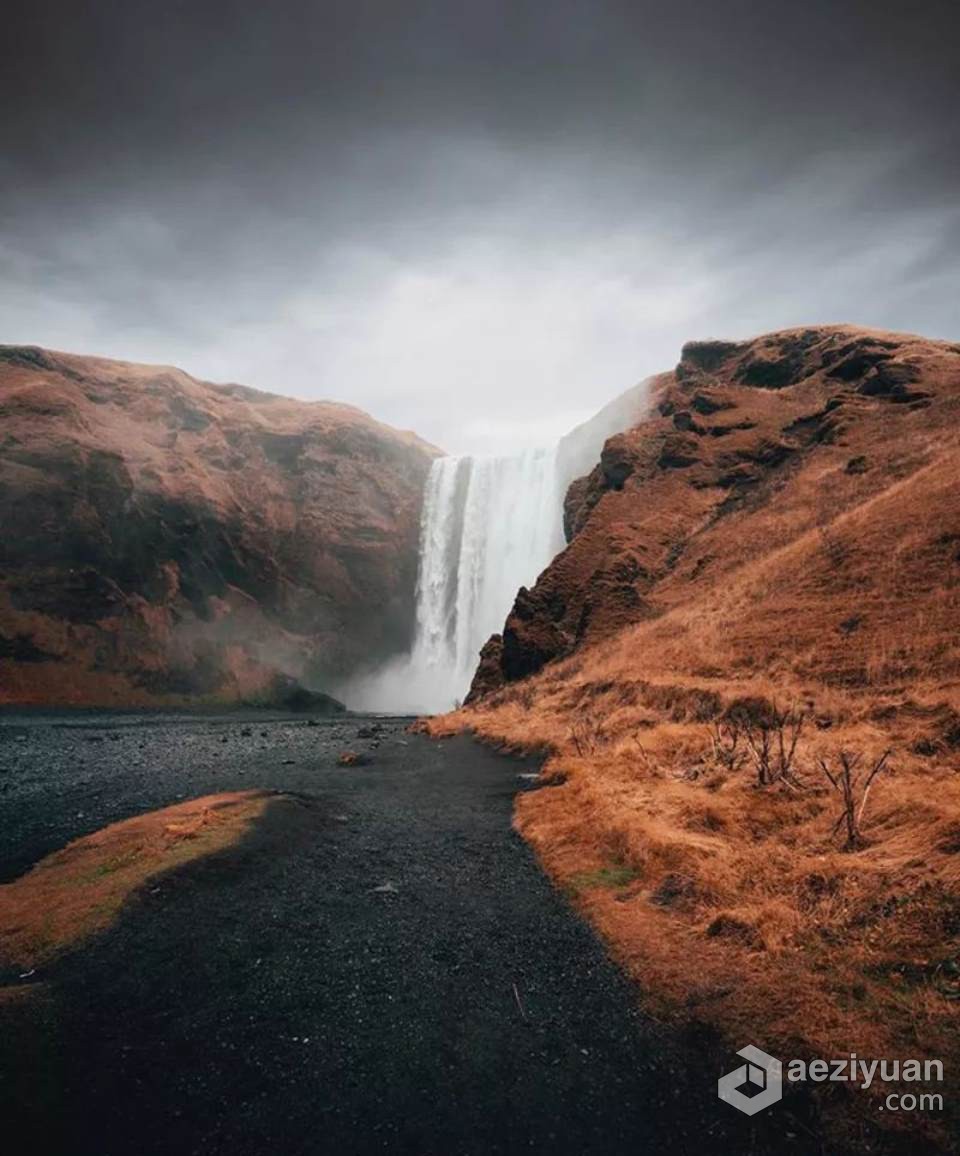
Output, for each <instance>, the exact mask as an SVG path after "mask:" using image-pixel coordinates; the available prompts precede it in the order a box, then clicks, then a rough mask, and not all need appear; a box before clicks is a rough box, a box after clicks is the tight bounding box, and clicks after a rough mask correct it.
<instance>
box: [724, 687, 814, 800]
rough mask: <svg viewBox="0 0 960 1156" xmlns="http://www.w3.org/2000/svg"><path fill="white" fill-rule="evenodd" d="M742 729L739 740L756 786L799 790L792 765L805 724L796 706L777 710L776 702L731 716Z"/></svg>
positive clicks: (798, 780) (795, 768) (800, 711)
mask: <svg viewBox="0 0 960 1156" xmlns="http://www.w3.org/2000/svg"><path fill="white" fill-rule="evenodd" d="M738 719H739V722H740V725H741V726H742V728H743V738H744V741H745V743H746V747H747V749H748V751H749V757H750V761H751V762H752V763H753V766H754V770H755V771H756V775H757V786H758V787H769V786H772V785H773V784H774V783H783V784H784V786H786V787H789V788H790V789H791V790H794V791H798V790H801V789H802V788H803V781H802V780H801V778H800V776H799V772H798V770H797V765H796V757H797V744H798V743H799V742H800V735H801V733H802V732H803V727H804V724H805V723H806V721H807V715H806V712H805V711H802V710H800V709H798V708H797V707H787V708H785V709H783V710H781V709H780V708H779V707H778V706H777V705H776V703H770V704H769V705H768V706H767V709H765V710H762V711H756V712H753V713H750V714H746V713H745V714H741V715H735V716H734V720H735V721H736V720H738Z"/></svg>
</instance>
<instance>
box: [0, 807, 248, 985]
mask: <svg viewBox="0 0 960 1156" xmlns="http://www.w3.org/2000/svg"><path fill="white" fill-rule="evenodd" d="M269 799H270V794H269V793H268V792H265V791H235V792H231V793H228V794H221V795H207V796H205V797H203V798H200V799H191V800H189V801H188V802H185V803H178V804H177V805H176V806H173V807H167V808H165V809H164V810H161V811H152V812H150V813H149V814H146V815H137V816H136V817H134V818H132V819H125V820H124V821H123V822H120V823H113V824H111V826H109V827H105V828H104V829H103V830H102V831H97V832H96V833H95V834H93V835H87V836H85V837H84V838H82V839H77V840H75V841H74V842H72V843H69V844H67V846H66V847H64V848H63V849H62V850H60V851H55V852H54V853H53V854H52V855H48V856H47V857H46V858H45V859H42V860H41V861H40V862H39V863H37V864H36V866H35V867H33V868H32V869H31V870H30V871H29V872H27V874H26V875H23V876H21V877H20V878H19V879H16V880H14V881H13V882H12V883H6V884H3V885H2V886H0V962H3V963H5V964H7V965H15V966H18V967H21V968H23V969H24V970H28V969H31V968H34V967H38V966H40V965H41V964H43V963H46V962H49V961H50V960H51V959H52V958H53V957H54V956H56V955H59V954H61V953H62V952H64V951H66V950H68V949H69V948H71V947H75V946H76V945H77V944H79V943H81V942H82V941H84V940H86V939H87V938H89V937H90V936H91V935H94V934H96V933H97V932H98V931H102V930H103V929H104V928H106V927H107V926H109V924H110V923H112V922H113V920H114V919H116V917H117V915H118V914H119V912H120V909H121V908H122V906H123V904H124V903H125V902H126V900H127V899H128V898H129V896H130V895H131V894H132V893H133V892H135V891H136V890H137V889H139V888H141V887H143V886H144V885H145V884H146V883H147V882H149V881H150V880H151V879H154V878H155V877H156V876H158V875H160V874H162V873H163V872H166V871H169V870H170V869H171V868H174V867H177V866H180V865H182V864H184V863H187V862H189V861H191V860H193V859H197V858H199V857H200V856H203V855H209V854H212V853H214V852H216V851H220V850H222V849H223V848H224V847H227V846H229V845H230V844H232V843H235V842H237V841H238V840H239V839H240V838H241V837H242V836H243V834H244V833H245V832H246V831H247V829H248V828H249V826H250V824H251V823H252V822H253V821H254V820H255V819H256V818H257V817H258V816H259V815H261V814H262V813H263V811H264V808H265V807H266V806H267V803H268V801H269ZM0 994H2V993H0Z"/></svg>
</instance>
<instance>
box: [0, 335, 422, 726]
mask: <svg viewBox="0 0 960 1156" xmlns="http://www.w3.org/2000/svg"><path fill="white" fill-rule="evenodd" d="M0 410H2V414H3V424H2V428H0V446H2V454H0V702H8V703H9V702H21V703H77V704H106V703H113V702H116V703H151V702H170V701H177V700H178V699H186V700H190V701H195V700H197V699H198V698H199V699H201V700H203V699H209V700H219V701H230V700H236V699H238V698H244V697H250V696H256V695H258V694H263V693H270V688H271V687H273V686H275V685H276V678H277V673H278V672H282V673H283V674H285V675H292V676H293V677H295V678H298V679H302V680H303V681H304V682H305V683H306V684H307V685H310V686H315V687H319V688H322V687H324V686H328V685H330V683H331V682H332V681H333V680H335V679H336V678H338V677H340V676H342V675H344V674H348V673H349V672H350V671H351V670H353V669H355V668H356V667H357V665H359V664H361V663H366V662H371V661H375V660H377V659H378V658H383V657H386V656H388V655H390V654H393V653H397V652H399V651H402V650H403V649H405V648H406V646H407V645H408V643H409V638H410V631H411V628H412V615H413V600H414V586H415V582H416V568H417V549H418V532H419V529H418V528H419V515H420V504H421V496H422V491H423V483H424V479H425V476H426V473H427V470H428V469H429V464H430V461H431V459H432V457H433V456H435V454H436V453H437V452H438V451H436V450H434V449H433V448H432V447H430V446H428V445H426V444H425V443H423V442H421V441H420V440H419V439H417V438H416V437H415V436H413V435H412V434H407V433H401V432H399V431H396V430H393V429H390V428H389V427H387V426H384V425H381V424H379V423H378V422H376V421H374V420H373V419H372V418H370V417H368V416H367V415H366V414H364V413H362V412H361V411H359V410H356V409H354V408H352V407H350V406H345V405H337V404H332V403H326V402H318V403H306V402H298V401H292V400H289V399H286V398H282V397H276V396H273V395H271V394H266V393H261V392H259V391H257V390H253V389H248V388H246V387H243V386H236V385H211V384H209V383H206V382H201V381H197V380H195V379H193V378H191V377H189V376H188V375H187V374H185V373H182V372H180V371H179V370H176V369H170V368H164V367H150V366H141V365H132V364H128V363H124V362H117V361H107V360H103V359H98V358H85V357H75V356H72V355H67V354H60V353H51V352H47V351H45V350H40V349H35V348H24V347H10V346H7V347H0Z"/></svg>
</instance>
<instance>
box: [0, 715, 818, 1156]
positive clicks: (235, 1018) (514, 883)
mask: <svg viewBox="0 0 960 1156" xmlns="http://www.w3.org/2000/svg"><path fill="white" fill-rule="evenodd" d="M69 721H70V720H63V719H60V720H58V719H50V718H47V719H40V720H33V721H25V722H24V721H22V720H19V721H18V720H15V719H14V720H11V719H9V718H8V719H6V720H5V721H4V723H3V725H2V726H0V768H2V773H0V833H2V845H0V846H2V851H0V873H2V876H3V877H4V878H7V879H9V878H11V876H12V875H15V874H16V873H17V872H18V871H20V870H23V868H24V867H25V866H26V865H27V864H28V863H30V862H33V861H35V860H36V859H38V858H40V857H41V856H42V855H43V854H46V853H48V852H49V851H51V850H53V849H54V848H55V847H57V846H61V845H62V844H63V843H65V842H66V841H67V840H68V839H71V838H76V837H77V836H79V835H82V834H85V833H88V832H89V831H92V830H96V829H97V828H99V827H101V826H103V825H105V824H106V823H108V822H111V821H114V820H116V819H118V818H123V817H125V816H127V815H130V814H134V813H137V812H139V811H143V810H146V809H149V808H152V807H159V806H164V805H168V804H170V803H172V802H175V801H176V800H177V799H178V798H180V797H181V796H185V797H192V796H196V795H202V794H206V793H211V792H214V791H227V790H237V789H244V788H251V787H262V788H267V789H272V790H277V791H281V792H284V793H285V795H284V797H282V798H278V799H276V800H274V801H273V802H271V803H270V805H269V806H268V808H267V811H266V814H265V816H264V817H263V818H262V819H261V820H259V821H258V822H257V824H256V825H255V827H254V828H253V829H252V831H251V833H250V834H248V835H247V836H246V837H245V838H244V839H243V840H242V841H241V842H240V843H239V844H238V845H236V846H234V847H231V848H229V849H227V850H225V851H222V852H220V853H218V854H216V855H214V856H212V857H210V858H207V859H204V860H200V861H198V862H194V863H191V864H189V865H188V866H186V867H183V868H181V869H179V870H177V871H175V872H174V873H172V874H170V875H168V876H166V877H164V878H163V879H162V880H161V881H160V882H159V883H158V882H156V881H154V882H153V883H151V886H150V887H149V888H148V889H147V890H146V891H145V892H144V893H142V894H141V895H140V896H139V897H138V898H137V900H136V901H135V902H133V903H132V904H130V905H128V907H127V908H126V909H125V911H124V913H123V915H122V916H121V918H120V920H119V921H118V922H117V923H116V924H115V925H114V926H113V927H112V928H111V929H110V930H109V931H107V932H106V933H104V934H103V935H101V936H100V937H99V938H97V939H96V940H94V941H93V942H92V943H90V944H89V945H87V946H86V947H85V948H84V949H83V950H81V951H79V952H77V953H75V954H73V955H70V956H66V957H64V958H62V959H61V960H60V961H59V962H57V963H56V964H54V965H52V966H51V967H49V968H48V969H47V970H45V971H41V972H38V973H37V974H35V975H34V976H31V977H29V978H28V979H27V980H24V981H22V983H21V985H20V986H21V987H22V986H24V985H33V993H32V994H33V996H34V998H29V999H26V1000H24V999H22V998H18V999H15V1000H12V999H8V1000H6V1001H3V1002H0V1020H3V1019H4V1018H5V1017H6V1018H7V1030H6V1031H4V1032H3V1036H4V1038H5V1039H6V1041H7V1042H6V1043H5V1044H3V1045H0V1067H2V1068H3V1069H4V1070H3V1075H4V1077H5V1078H4V1079H3V1082H2V1084H0V1087H2V1088H3V1089H5V1094H8V1095H12V1096H15V1097H16V1098H17V1101H18V1102H17V1103H16V1104H15V1105H8V1106H4V1108H3V1111H4V1119H5V1128H6V1129H7V1130H8V1131H9V1129H11V1128H12V1127H13V1126H14V1124H15V1123H16V1122H17V1120H18V1119H19V1120H21V1121H24V1122H25V1123H26V1122H28V1123H30V1125H31V1127H32V1128H33V1129H34V1136H35V1141H36V1142H35V1143H33V1144H32V1145H31V1151H33V1152H35V1153H36V1152H51V1153H52V1152H57V1153H64V1154H66V1153H70V1154H71V1156H84V1154H87V1153H89V1154H91V1156H92V1154H93V1153H96V1154H97V1156H114V1154H116V1156H120V1154H122V1156H127V1154H131V1156H132V1154H133V1153H137V1154H138V1156H143V1154H160V1153H162V1154H164V1156H167V1154H169V1156H189V1154H191V1153H204V1154H205V1156H215V1154H218V1153H224V1154H227V1153H229V1154H230V1156H244V1154H249V1156H266V1154H269V1153H279V1152H282V1153H284V1156H297V1154H300V1153H303V1154H307V1153H331V1154H333V1153H336V1154H349V1153H368V1152H371V1153H372V1152H388V1153H419V1154H430V1156H433V1154H436V1156H453V1154H455V1153H478V1154H479V1153H483V1154H485V1156H489V1154H490V1153H541V1152H542V1153H551V1154H556V1153H571V1154H573V1153H576V1154H577V1156H583V1154H586V1153H598V1154H599V1153H603V1154H617V1153H631V1154H635V1153H641V1152H659V1151H670V1152H671V1153H672V1154H676V1153H694V1152H695V1153H698V1154H704V1153H712V1152H717V1153H721V1152H724V1153H728V1152H730V1151H753V1152H755V1153H764V1152H771V1153H772V1152H774V1151H777V1152H781V1151H787V1152H791V1151H795V1152H798V1153H799V1152H804V1153H807V1152H812V1151H818V1150H819V1144H818V1142H817V1141H816V1140H815V1139H814V1137H813V1135H812V1132H813V1131H815V1124H814V1123H812V1122H811V1121H810V1120H809V1119H805V1118H804V1117H803V1111H802V1107H801V1106H800V1105H798V1104H796V1103H794V1105H793V1106H792V1107H791V1106H789V1105H785V1104H781V1105H778V1106H777V1107H776V1108H774V1109H772V1110H770V1111H769V1112H766V1113H763V1114H762V1116H761V1117H758V1118H756V1119H754V1120H752V1121H751V1120H748V1119H747V1118H746V1117H740V1116H738V1115H737V1113H735V1112H734V1111H733V1110H732V1109H731V1108H729V1106H727V1105H724V1104H721V1103H719V1101H718V1100H717V1099H716V1091H715V1089H716V1083H715V1081H716V1079H717V1076H718V1075H719V1074H721V1071H722V1070H723V1067H724V1066H727V1067H729V1066H730V1064H729V1062H728V1061H729V1059H730V1057H729V1056H727V1055H725V1054H724V1053H723V1051H722V1050H719V1049H716V1048H715V1047H714V1045H713V1044H712V1042H711V1041H708V1040H701V1039H693V1038H689V1037H687V1038H681V1037H680V1036H679V1035H678V1034H677V1033H676V1032H674V1031H673V1030H671V1029H667V1028H665V1027H661V1026H659V1025H657V1024H655V1023H653V1022H652V1021H650V1020H648V1019H646V1018H645V1017H644V1015H643V1014H642V1012H641V1010H640V1008H639V1003H638V1000H637V995H636V993H635V992H634V991H633V990H632V989H631V988H630V987H629V986H628V984H627V983H626V981H625V980H624V979H623V977H622V976H621V975H620V973H619V972H618V971H617V969H616V968H615V967H614V966H613V965H612V964H611V963H610V962H609V961H608V959H607V958H606V956H605V954H604V951H603V949H602V947H601V946H600V945H599V943H598V942H597V940H596V938H595V937H594V935H593V933H592V932H591V930H590V929H589V928H588V927H587V926H586V925H585V924H584V923H583V922H582V921H581V920H580V919H579V918H578V917H577V915H576V914H575V913H574V912H573V911H572V910H571V908H570V907H569V906H568V904H567V902H566V900H565V899H564V897H563V896H562V895H559V894H558V893H557V892H555V891H554V890H553V888H552V887H551V885H550V884H549V882H548V881H547V880H546V878H545V877H544V876H543V874H542V872H541V871H540V869H539V868H538V866H537V864H536V862H535V860H534V858H533V856H532V854H531V853H530V851H529V849H528V848H527V846H526V845H525V844H524V843H523V842H522V841H521V840H520V839H519V838H518V836H517V835H516V834H515V833H514V832H513V831H512V829H511V826H510V820H511V812H512V805H513V798H514V795H515V794H516V792H517V790H520V789H529V788H530V783H529V780H525V779H522V778H520V777H519V776H520V775H521V774H522V773H524V772H529V771H530V770H531V769H535V768H533V767H532V766H531V765H530V764H529V763H523V762H518V761H516V760H509V759H506V758H503V757H500V756H498V755H496V754H494V753H492V752H491V751H489V750H487V749H485V748H483V747H481V746H479V745H477V744H475V743H473V742H471V741H469V740H468V739H465V738H458V739H453V740H449V741H445V742H433V741H430V740H427V739H425V738H421V737H419V736H410V735H407V734H405V733H404V731H403V728H402V726H401V725H400V724H398V723H388V724H386V725H385V726H384V728H383V730H382V731H381V732H380V733H379V734H375V735H373V736H370V735H369V734H368V735H365V736H364V735H361V736H359V737H358V731H360V730H361V729H362V728H365V727H367V726H368V725H369V724H368V723H366V722H364V721H363V720H359V721H357V720H347V721H339V722H337V723H336V724H321V725H319V726H308V725H307V724H306V723H305V722H303V721H300V720H298V721H294V720H272V721H267V722H264V721H263V720H254V721H251V720H246V721H245V720H238V719H234V718H226V719H180V720H177V719H171V718H166V719H163V718H156V717H154V718H151V719H137V718H116V719H112V720H103V719H97V718H90V719H87V720H85V721H84V723H83V725H82V726H77V725H75V721H74V723H71V724H70V725H63V724H64V723H65V722H69ZM348 747H349V748H351V749H355V750H357V751H359V752H362V753H365V754H367V755H369V757H370V762H369V764H367V765H362V766H357V767H352V768H343V767H338V766H337V756H338V754H340V753H341V752H342V751H343V750H344V749H346V748H348ZM81 760H82V761H81ZM544 789H549V788H544ZM691 966H692V967H695V966H696V961H695V960H691ZM5 978H6V980H7V981H8V982H10V981H11V980H13V981H14V982H16V977H12V976H7V977H5ZM12 1031H15V1032H16V1035H15V1036H12V1034H11V1032H12ZM747 1042H749V1041H743V1043H747ZM0 1094H3V1093H0Z"/></svg>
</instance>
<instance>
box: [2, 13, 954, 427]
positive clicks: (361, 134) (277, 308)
mask: <svg viewBox="0 0 960 1156" xmlns="http://www.w3.org/2000/svg"><path fill="white" fill-rule="evenodd" d="M15 8H16V5H15ZM8 19H9V26H10V27H11V28H12V29H13V30H14V35H13V37H12V38H11V43H12V44H13V45H14V46H15V51H13V52H11V53H9V54H8V63H9V66H8V67H6V68H5V70H4V72H3V74H2V76H0V97H2V100H0V143H2V146H3V147H2V149H0V158H2V159H0V176H2V178H3V181H2V191H0V261H2V267H3V277H2V282H0V310H2V312H0V316H2V317H3V320H4V325H3V332H2V334H0V339H2V340H7V341H21V340H29V341H35V342H38V343H42V344H48V345H52V346H55V347H56V346H58V347H61V348H74V349H77V350H79V351H86V352H97V353H102V354H106V355H111V354H112V355H116V356H121V357H129V358H138V359H143V360H159V361H165V362H170V361H173V362H178V363H180V364H182V365H183V366H184V368H186V369H188V370H190V371H192V372H195V373H197V374H201V375H208V376H217V377H221V378H223V377H226V378H232V379H235V380H246V381H249V382H250V383H252V384H256V385H259V386H262V387H265V388H271V389H276V390H280V391H286V392H292V393H295V394H298V395H300V396H307V397H310V396H334V397H338V398H341V399H343V400H346V401H351V402H353V403H355V404H358V405H361V406H363V407H365V408H368V409H370V410H371V411H373V412H375V413H376V414H377V415H378V416H381V417H382V418H384V419H385V420H388V421H392V422H395V423H397V424H401V425H405V426H414V427H416V428H417V429H418V430H420V431H421V432H422V433H424V434H425V435H426V436H428V437H431V438H432V439H433V440H436V441H438V442H439V443H440V444H443V445H446V446H448V447H450V448H455V449H456V448H470V447H473V448H483V449H491V448H495V447H496V446H497V445H498V444H509V442H510V441H511V438H513V439H514V440H516V438H517V437H520V436H523V437H533V436H535V435H536V434H537V433H538V432H541V433H542V434H543V435H544V436H552V435H553V434H554V433H555V432H557V431H558V430H559V429H561V428H563V426H564V423H565V422H568V423H572V422H573V421H575V420H577V419H579V417H580V416H583V415H585V414H586V413H588V412H590V410H591V409H592V408H595V407H596V406H597V405H599V404H602V403H603V402H604V401H606V400H607V399H608V398H609V397H611V396H613V395H614V394H616V393H617V392H618V391H619V390H621V389H623V388H625V387H626V386H628V385H629V384H630V383H631V382H632V381H634V380H636V379H637V378H639V377H641V376H643V375H644V374H646V373H648V372H651V371H653V370H656V369H659V368H663V367H664V366H666V365H669V364H670V363H671V362H672V361H673V360H674V359H675V358H676V354H677V351H678V349H679V345H680V343H681V342H682V341H683V340H684V339H686V338H688V337H691V336H697V335H704V334H707V333H715V334H729V335H731V336H737V335H744V334H746V333H749V332H753V331H757V330H762V329H768V328H773V327H775V326H778V325H789V324H798V323H804V322H807V321H830V320H852V321H858V322H862V323H866V324H876V325H882V326H888V327H893V328H903V329H916V330H920V331H923V332H928V333H931V334H933V335H942V336H952V337H956V336H957V330H958V328H960V326H958V324H957V323H958V317H957V312H956V305H955V302H956V300H957V292H956V289H957V279H958V274H960V223H958V222H960V218H958V210H957V205H958V197H957V192H958V182H960V173H958V169H957V159H956V158H957V156H958V155H960V147H958V145H960V140H958V135H960V132H958V127H957V126H958V122H960V118H958V116H957V113H958V111H960V109H958V91H960V84H958V80H957V72H956V69H955V62H954V60H953V49H952V44H953V43H954V42H955V41H954V33H955V31H956V27H955V26H956V24H957V18H956V16H955V15H954V14H953V9H952V6H950V5H947V4H945V3H940V2H939V0H925V2H924V3H922V4H920V5H918V6H914V7H913V8H912V9H911V10H910V11H909V12H908V11H907V10H906V9H904V10H902V11H901V10H899V9H898V10H896V11H881V10H880V9H879V8H878V6H876V5H874V4H869V5H868V4H865V3H860V2H859V0H858V2H841V3H836V2H833V3H828V2H827V0H821V2H818V3H812V4H805V5H798V4H794V3H789V4H788V3H783V2H774V3H762V2H761V0H714V2H711V3H707V2H706V0H699V2H695V0H674V2H673V3H670V4H664V3H656V4H654V3H650V2H649V0H647V2H634V3H613V2H610V0H600V2H597V0H591V2H589V3H588V2H586V0H559V2H552V3H547V2H546V0H539V2H538V3H530V2H522V0H521V2H516V0H514V2H512V3H507V2H506V0H503V2H500V3H493V4H474V3H463V2H458V3H453V2H450V0H447V2H445V3H439V2H435V3H423V2H414V3H408V4H402V5H398V4H393V3H387V2H386V0H360V2H359V3H358V2H357V0H350V2H349V3H347V2H346V0H344V2H343V3H323V4H317V3H315V2H314V3H308V2H307V0H282V2H280V3H277V4H272V5H261V6H252V5H249V4H240V3H238V2H237V3H234V2H229V3H228V2H225V0H217V2H216V3H210V2H208V3H191V4H187V3H174V4H166V5H155V4H146V3H145V2H143V0H126V2H125V3H120V2H118V0H116V2H114V0H111V2H107V0H99V2H97V3H92V2H90V0H81V2H80V3H67V2H66V0H60V2H58V3H54V2H53V0H40V2H39V3H38V4H34V5H33V6H32V7H31V8H30V9H29V10H27V9H26V8H24V9H23V10H22V11H21V12H20V13H19V14H18V13H17V12H16V11H14V12H13V13H11V15H10V17H9V18H8Z"/></svg>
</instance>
